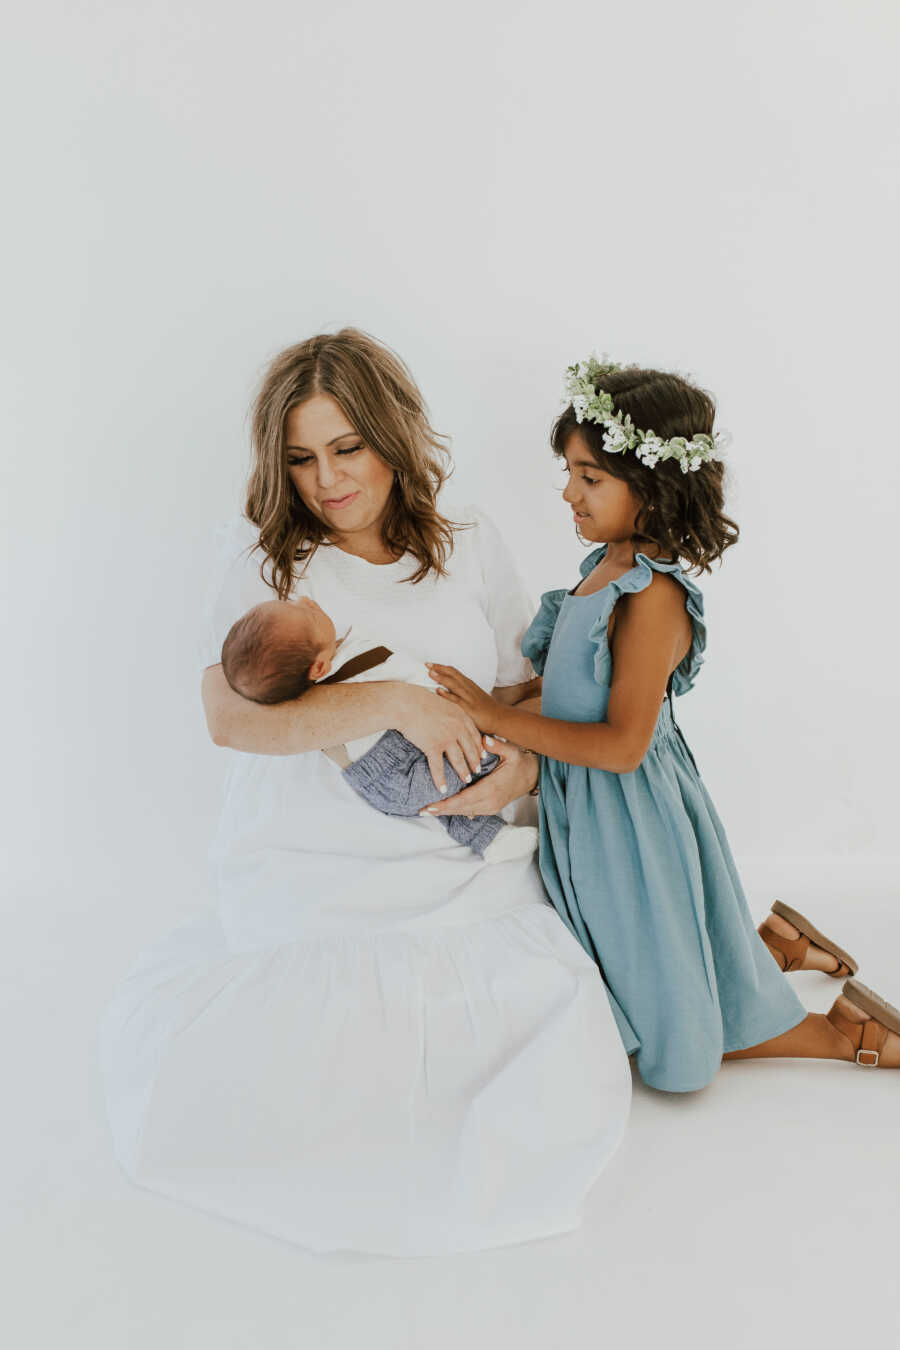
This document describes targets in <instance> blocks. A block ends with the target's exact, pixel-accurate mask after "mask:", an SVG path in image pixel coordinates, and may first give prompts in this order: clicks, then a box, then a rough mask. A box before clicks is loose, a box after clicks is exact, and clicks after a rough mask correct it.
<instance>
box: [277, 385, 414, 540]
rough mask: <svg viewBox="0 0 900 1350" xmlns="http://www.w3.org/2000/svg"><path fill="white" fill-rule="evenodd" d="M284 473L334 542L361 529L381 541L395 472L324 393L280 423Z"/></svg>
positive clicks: (293, 409) (293, 411)
mask: <svg viewBox="0 0 900 1350" xmlns="http://www.w3.org/2000/svg"><path fill="white" fill-rule="evenodd" d="M284 442H285V452H286V455H287V471H288V475H289V477H290V480H291V482H292V483H293V485H294V487H295V488H296V489H297V492H298V493H299V495H300V498H301V500H302V502H303V504H304V506H305V507H306V508H307V510H308V511H310V512H311V513H312V514H313V515H314V516H317V517H318V519H319V520H321V521H322V522H323V524H324V525H326V526H327V527H328V531H329V535H330V537H331V538H332V539H333V540H334V541H335V542H340V541H341V540H342V539H344V538H346V537H348V536H350V535H354V534H356V535H358V534H360V533H362V532H364V531H366V532H370V533H374V534H376V535H378V537H380V528H381V520H382V517H383V516H384V513H385V510H386V508H387V504H388V498H389V497H390V495H391V488H392V486H393V483H394V470H393V469H392V468H391V467H390V465H389V464H385V462H384V460H383V459H381V458H380V457H379V456H378V455H376V454H375V452H374V450H370V449H369V447H368V446H367V445H365V444H364V442H363V440H362V437H361V436H360V435H359V434H358V433H357V432H356V431H355V430H354V429H353V427H352V426H351V425H350V423H349V422H348V421H347V419H346V417H345V416H344V414H343V413H342V412H341V409H340V408H339V407H338V405H337V403H335V401H334V399H333V398H331V397H330V395H328V394H314V395H313V396H312V398H309V399H307V400H306V402H305V403H301V404H299V405H298V406H297V407H295V408H291V410H290V412H289V413H288V415H287V417H286V418H285V419H284Z"/></svg>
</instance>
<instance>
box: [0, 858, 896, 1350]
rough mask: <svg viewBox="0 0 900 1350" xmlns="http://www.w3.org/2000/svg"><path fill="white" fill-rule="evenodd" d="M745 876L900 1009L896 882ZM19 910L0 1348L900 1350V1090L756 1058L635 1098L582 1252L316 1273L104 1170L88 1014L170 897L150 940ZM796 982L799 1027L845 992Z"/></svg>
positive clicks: (887, 873) (9, 1022)
mask: <svg viewBox="0 0 900 1350" xmlns="http://www.w3.org/2000/svg"><path fill="white" fill-rule="evenodd" d="M742 873H743V876H744V879H745V882H746V885H747V890H748V894H749V895H750V898H751V904H752V908H753V911H754V915H755V916H756V917H757V919H759V918H761V917H762V915H763V914H764V913H765V912H766V910H767V908H768V904H769V901H770V900H771V899H773V898H777V897H779V896H780V897H781V898H783V899H785V900H786V901H788V903H792V904H794V905H796V907H797V908H800V909H803V910H805V911H806V912H807V913H809V915H810V917H811V918H813V919H814V921H815V922H817V923H818V925H819V926H820V927H821V928H823V929H824V930H825V931H826V932H829V933H830V934H832V935H833V936H834V937H835V939H836V940H837V941H838V942H840V943H841V944H842V945H843V946H845V947H847V949H848V950H850V951H851V952H852V953H853V954H854V955H855V956H856V957H857V959H858V960H859V961H860V965H861V970H860V978H861V979H863V980H864V981H865V982H866V983H867V984H869V985H870V986H871V987H872V988H874V989H876V990H877V991H878V992H879V993H881V994H882V995H883V996H884V997H886V998H888V999H890V1000H891V1001H892V1002H894V1003H895V1004H900V905H898V900H900V893H898V880H897V873H896V871H895V870H894V869H893V868H892V867H891V866H890V865H889V864H881V865H873V864H871V863H869V864H864V863H857V862H852V861H841V862H835V861H834V860H820V861H819V863H818V864H816V863H814V862H796V863H792V864H790V865H788V864H785V863H783V862H782V863H779V864H774V863H768V864H766V863H761V862H756V863H752V862H749V861H747V860H744V861H743V865H742ZM149 890H150V887H149V885H148V893H149ZM156 894H157V897H159V895H160V892H159V891H157V892H156ZM182 894H183V892H182ZM169 895H170V896H171V895H172V892H171V891H170V892H169ZM16 911H17V912H16V914H15V916H14V917H13V919H12V922H10V921H9V919H8V921H7V925H6V931H7V933H8V935H9V943H8V946H7V948H6V952H5V960H4V961H3V1000H4V1008H5V1015H4V1018H3V1031H4V1044H5V1045H7V1046H8V1048H7V1049H5V1051H4V1057H3V1065H4V1072H3V1079H4V1086H5V1089H6V1090H5V1092H4V1094H3V1097H4V1103H5V1104H4V1106H3V1114H2V1116H0V1119H2V1122H3V1124H2V1129H3V1137H4V1144H3V1148H2V1154H0V1156H2V1158H3V1161H4V1171H5V1173H6V1176H5V1177H4V1202H3V1219H2V1224H3V1230H2V1240H3V1247H4V1250H3V1251H2V1252H0V1260H2V1267H0V1268H2V1271H3V1276H4V1278H3V1285H4V1292H3V1295H2V1298H0V1328H2V1329H3V1331H4V1332H5V1335H4V1341H5V1343H6V1344H8V1345H9V1346H11V1347H15V1350H20V1348H22V1347H29V1348H30V1347H41V1350H43V1347H48V1348H49V1347H53V1348H54V1350H57V1347H58V1348H59V1350H82V1347H84V1350H89V1348H90V1350H113V1348H115V1350H145V1348H146V1350H151V1348H152V1350H181V1348H182V1347H184V1350H207V1347H208V1348H209V1350H236V1348H237V1347H241V1350H243V1348H244V1347H246V1348H247V1350H275V1348H276V1347H277V1348H278V1350H280V1347H294V1346H303V1347H307V1346H308V1347H310V1350H313V1348H314V1350H349V1348H350V1347H357V1346H359V1347H365V1350H382V1347H385V1348H387V1347H390V1348H391V1350H407V1347H409V1348H411V1350H451V1347H452V1350H482V1347H485V1350H487V1347H492V1348H493V1347H504V1348H505V1347H507V1346H509V1347H517V1348H521V1350H532V1347H534V1348H535V1350H536V1348H537V1347H542V1350H543V1348H544V1347H547V1346H548V1345H550V1344H554V1345H555V1344H561V1345H566V1344H568V1345H570V1346H573V1347H574V1346H577V1347H594V1346H606V1345H612V1346H616V1347H619V1346H622V1347H643V1346H651V1345H657V1344H660V1345H674V1346H681V1345H684V1346H690V1347H691V1348H692V1350H703V1348H704V1347H716V1348H717V1350H718V1347H720V1346H723V1345H724V1346H727V1347H729V1350H742V1348H743V1347H757V1346H771V1347H775V1348H776V1350H779V1348H780V1347H782V1346H789V1345H793V1344H795V1343H796V1344H800V1343H803V1344H805V1343H807V1342H808V1343H809V1344H810V1345H815V1346H816V1347H817V1350H818V1348H819V1347H821V1348H822V1350H831V1347H838V1346H848V1345H850V1344H852V1343H854V1342H855V1343H856V1344H857V1345H858V1344H860V1343H861V1342H865V1341H866V1340H868V1341H869V1343H870V1344H872V1345H876V1344H878V1345H880V1346H884V1347H889V1346H894V1345H896V1344H897V1343H898V1341H900V1295H898V1293H897V1274H898V1256H897V1250H898V1243H897V1225H898V1221H900V1147H898V1145H900V1072H897V1073H890V1072H886V1071H880V1070H868V1071H867V1070H864V1069H858V1068H854V1067H852V1066H850V1065H847V1064H822V1063H817V1062H812V1061H797V1060H794V1061H781V1062H760V1061H757V1062H747V1063H739V1064H730V1065H726V1066H725V1067H724V1068H723V1070H722V1072H721V1073H720V1074H719V1075H718V1077H717V1079H716V1081H715V1082H714V1083H713V1084H712V1086H711V1087H709V1088H708V1089H706V1090H705V1091H703V1092H701V1093H696V1094H693V1095H689V1096H683V1097H677V1096H668V1095H665V1094H661V1093H656V1092H653V1091H650V1090H648V1089H646V1088H644V1087H643V1086H642V1085H641V1084H640V1082H639V1081H636V1082H635V1094H634V1104H633V1109H632V1117H631V1123H630V1128H629V1131H628V1135H627V1138H626V1141H625V1144H624V1145H623V1147H622V1148H621V1150H620V1151H619V1153H618V1155H617V1156H616V1158H615V1159H614V1160H613V1162H612V1164H611V1165H610V1167H609V1168H608V1169H607V1171H606V1172H605V1173H604V1174H603V1176H602V1177H601V1178H600V1181H599V1182H598V1184H597V1186H596V1187H595V1188H594V1190H593V1192H592V1193H591V1195H590V1197H589V1202H588V1205H587V1208H586V1212H585V1219H584V1224H583V1226H582V1228H581V1229H580V1230H579V1231H578V1232H577V1233H574V1234H571V1235H568V1236H565V1237H562V1238H554V1239H548V1240H545V1241H541V1242H535V1243H528V1244H525V1245H523V1246H519V1247H513V1248H506V1249H502V1250H497V1251H492V1252H487V1253H481V1254H475V1255H470V1256H460V1257H454V1258H451V1259H433V1260H421V1261H391V1260H384V1259H380V1258H366V1257H339V1258H322V1257H314V1256H311V1255H309V1254H307V1253H305V1252H303V1251H300V1250H298V1249H296V1248H292V1247H289V1246H287V1245H285V1244H282V1243H279V1242H277V1241H274V1240H272V1239H269V1238H266V1237H262V1236H260V1235H257V1234H254V1233H251V1232H248V1231H245V1230H243V1229H241V1228H238V1227H236V1226H232V1225H228V1224H225V1223H222V1222H219V1221H217V1220H214V1219H212V1218H209V1217H207V1216H206V1215H204V1214H201V1213H196V1212H193V1211H190V1210H186V1209H183V1208H180V1207H178V1206H176V1205H173V1204H170V1203H168V1202H166V1201H164V1200H162V1199H160V1198H158V1197H155V1196H153V1195H150V1194H147V1193H144V1192H141V1191H138V1190H136V1189H134V1188H133V1187H131V1186H130V1185H129V1184H128V1183H127V1182H126V1181H125V1180H124V1179H123V1177H122V1176H121V1175H120V1173H119V1172H118V1170H117V1168H116V1165H115V1163H114V1161H113V1159H112V1157H111V1155H110V1152H109V1146H108V1139H107V1136H106V1132H105V1128H106V1127H105V1122H104V1119H103V1116H102V1111H101V1106H100V1096H99V1083H98V1078H97V1070H96V1064H95V1061H94V1059H93V1048H94V1047H93V1034H94V1025H95V1022H96V1017H97V1014H98V1012H99V1009H100V1007H101V1006H102V1004H103V1002H104V1001H105V998H106V996H107V993H108V990H109V987H110V986H111V984H113V983H114V982H115V981H116V979H117V978H118V975H119V974H120V972H121V970H122V969H123V968H124V965H125V963H126V961H127V959H128V958H129V957H130V955H131V953H132V951H133V950H134V949H135V948H136V947H137V946H139V945H141V944H142V942H143V941H145V940H149V939H150V938H151V937H153V936H154V935H156V934H157V933H161V932H163V931H165V929H166V928H167V927H170V926H172V925H173V924H174V923H176V922H179V921H180V920H181V919H182V918H184V917H187V916H186V915H185V912H184V909H183V908H181V909H176V908H175V899H174V898H172V899H169V900H166V898H165V896H163V898H162V899H160V900H159V903H158V908H157V910H156V911H155V912H152V911H148V912H142V915H141V923H142V924H143V925H144V931H143V932H141V933H139V934H136V933H135V931H134V929H135V924H134V921H133V911H131V917H129V916H128V915H123V913H122V907H121V905H120V904H119V902H118V899H117V897H116V896H109V897H108V898H101V899H99V900H98V898H97V897H96V896H93V897H90V903H88V898H87V897H79V896H78V895H75V894H72V893H66V892H65V890H64V889H63V891H62V893H61V892H60V891H59V890H58V889H55V890H54V894H52V895H50V894H46V893H37V892H35V893H31V894H24V895H20V896H19V897H18V898H17V901H16ZM104 913H105V914H106V917H107V920H108V922H107V925H106V930H105V931H107V932H108V933H109V934H110V937H109V938H108V939H107V940H106V945H105V946H104V948H103V950H102V951H98V950H97V936H96V935H97V931H98V924H99V923H101V921H102V918H103V914H104ZM86 914H89V915H90V921H89V922H88V921H87V920H86V918H85V915H86ZM792 978H793V979H794V981H795V988H796V989H797V990H798V992H799V993H800V995H801V997H802V998H804V1000H805V1001H806V1002H807V1004H808V1006H809V1007H810V1008H811V1009H812V1010H814V1011H824V1010H825V1009H826V1008H828V1007H829V1006H830V1004H831V1001H832V999H833V997H834V996H835V994H836V993H837V992H838V990H839V987H840V986H839V985H838V984H837V982H836V981H832V980H829V979H828V978H827V977H825V976H821V975H815V974H802V975H799V976H793V977H792ZM586 1067H587V1066H586ZM523 1128H527V1122H523Z"/></svg>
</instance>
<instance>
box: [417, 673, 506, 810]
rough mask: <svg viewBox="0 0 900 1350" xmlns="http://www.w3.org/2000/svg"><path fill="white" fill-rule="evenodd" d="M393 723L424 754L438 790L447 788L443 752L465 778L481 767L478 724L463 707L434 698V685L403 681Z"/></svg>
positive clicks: (444, 790)
mask: <svg viewBox="0 0 900 1350" xmlns="http://www.w3.org/2000/svg"><path fill="white" fill-rule="evenodd" d="M391 725H392V726H395V727H396V728H397V730H398V731H399V732H400V733H401V735H403V736H405V737H406V739H407V740H408V741H412V743H413V745H415V746H418V748H419V749H420V750H421V751H422V753H423V754H424V755H425V757H426V758H427V760H428V768H429V769H430V771H431V777H432V778H433V780H434V785H435V787H436V788H437V790H438V792H446V791H447V782H446V770H445V768H444V755H446V756H447V758H448V759H449V761H450V763H451V764H452V765H453V767H454V769H455V770H456V772H457V773H458V774H459V776H460V778H462V779H463V780H464V781H465V780H466V779H467V778H471V776H472V774H473V773H477V772H478V770H479V769H480V768H481V761H482V747H481V737H480V736H479V734H478V727H477V726H476V725H475V723H474V722H473V721H472V718H471V717H470V716H469V714H468V713H467V712H465V711H464V709H462V708H456V707H454V706H453V704H452V703H449V702H446V701H443V702H442V701H441V700H440V699H437V698H435V696H434V693H433V691H432V690H431V689H425V688H423V687H422V686H421V685H415V684H409V685H403V696H402V700H401V701H400V706H399V708H398V714H397V717H396V718H395V720H394V721H393V722H392V723H391ZM497 767H498V768H499V767H500V766H499V765H498V766H497ZM491 776H493V775H491ZM526 791H527V789H526Z"/></svg>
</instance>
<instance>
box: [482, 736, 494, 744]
mask: <svg viewBox="0 0 900 1350" xmlns="http://www.w3.org/2000/svg"><path fill="white" fill-rule="evenodd" d="M484 743H485V745H493V744H494V738H493V736H485V738H484Z"/></svg>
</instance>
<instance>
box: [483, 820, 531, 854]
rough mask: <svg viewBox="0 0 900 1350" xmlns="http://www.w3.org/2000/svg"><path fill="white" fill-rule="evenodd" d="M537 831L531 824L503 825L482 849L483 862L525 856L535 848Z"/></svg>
mask: <svg viewBox="0 0 900 1350" xmlns="http://www.w3.org/2000/svg"><path fill="white" fill-rule="evenodd" d="M537 843H538V832H537V830H536V829H535V828H534V826H533V825H504V826H503V828H502V830H498V831H497V833H496V834H495V835H494V838H493V839H492V840H491V842H490V843H489V844H488V846H487V848H486V849H485V850H484V853H483V854H482V857H483V858H484V860H485V862H488V863H495V862H506V861H507V860H508V859H509V858H527V857H528V855H529V854H530V853H533V852H534V850H535V849H536V848H537Z"/></svg>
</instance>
